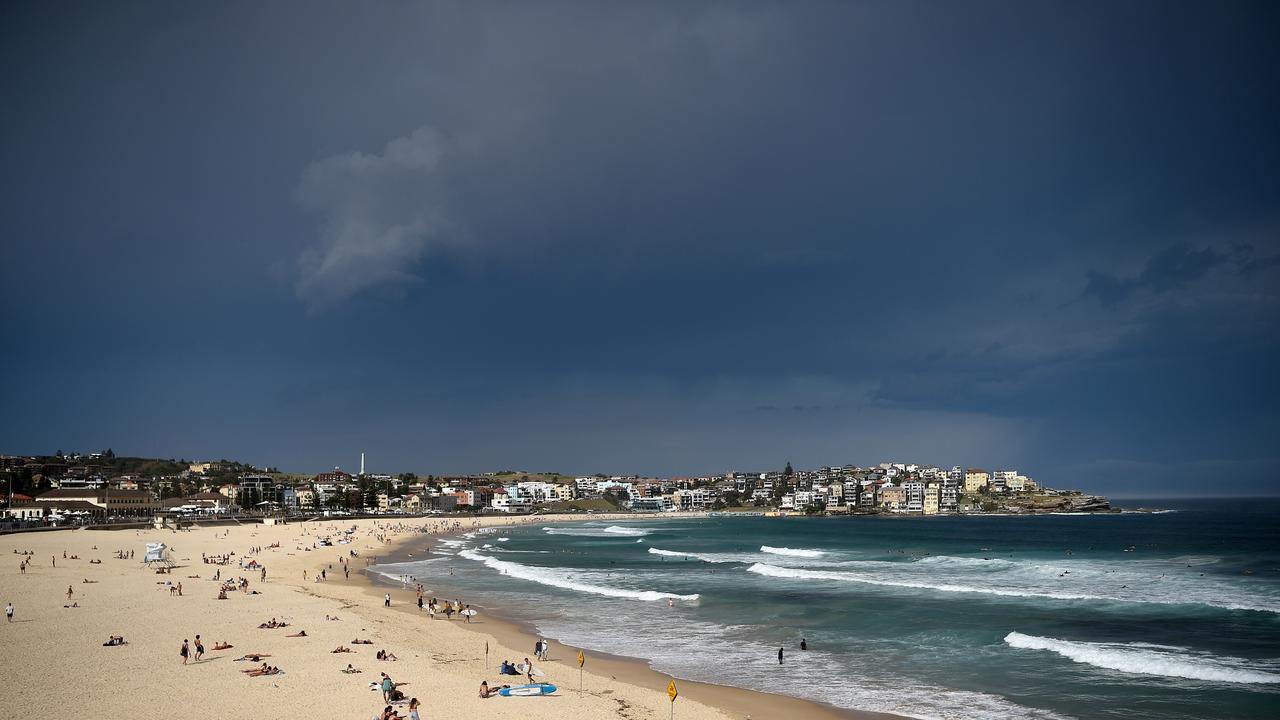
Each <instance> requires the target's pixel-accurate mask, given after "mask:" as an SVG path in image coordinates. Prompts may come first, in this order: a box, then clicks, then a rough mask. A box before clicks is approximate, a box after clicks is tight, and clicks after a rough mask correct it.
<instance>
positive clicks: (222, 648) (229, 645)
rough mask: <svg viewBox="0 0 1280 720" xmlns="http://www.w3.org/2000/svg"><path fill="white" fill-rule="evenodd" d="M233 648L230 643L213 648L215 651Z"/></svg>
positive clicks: (221, 643) (219, 644) (222, 643)
mask: <svg viewBox="0 0 1280 720" xmlns="http://www.w3.org/2000/svg"><path fill="white" fill-rule="evenodd" d="M232 647H233V646H232V645H231V643H228V642H220V643H218V644H217V645H214V646H213V649H214V650H230V649H231V648H232Z"/></svg>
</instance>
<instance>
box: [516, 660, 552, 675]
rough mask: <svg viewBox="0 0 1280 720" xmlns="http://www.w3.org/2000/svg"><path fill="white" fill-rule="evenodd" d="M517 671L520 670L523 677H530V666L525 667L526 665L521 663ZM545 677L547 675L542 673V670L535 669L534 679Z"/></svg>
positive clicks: (517, 666)
mask: <svg viewBox="0 0 1280 720" xmlns="http://www.w3.org/2000/svg"><path fill="white" fill-rule="evenodd" d="M516 670H519V671H520V674H521V675H528V674H529V666H528V665H525V664H524V663H520V664H518V665H516ZM545 675H546V673H544V672H542V671H541V670H539V669H538V668H534V669H533V676H534V677H543V676H545Z"/></svg>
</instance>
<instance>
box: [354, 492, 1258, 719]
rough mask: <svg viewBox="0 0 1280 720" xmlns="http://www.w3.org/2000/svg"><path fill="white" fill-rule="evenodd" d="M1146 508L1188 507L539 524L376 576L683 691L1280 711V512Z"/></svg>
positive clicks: (916, 703)
mask: <svg viewBox="0 0 1280 720" xmlns="http://www.w3.org/2000/svg"><path fill="white" fill-rule="evenodd" d="M1130 504H1133V505H1134V506H1137V503H1130ZM1142 504H1143V505H1146V506H1148V507H1149V506H1153V505H1158V506H1160V507H1163V508H1167V509H1169V510H1170V512H1162V513H1158V514H1138V513H1125V514H1113V515H1103V516H1040V517H936V518H902V517H897V518H879V517H854V518H789V519H781V518H710V519H707V520H670V521H643V522H631V523H628V522H616V521H615V522H592V521H587V522H584V523H579V524H572V525H555V526H546V527H541V526H537V525H533V526H527V527H521V528H518V529H517V528H505V529H499V530H495V531H491V532H480V533H473V534H469V535H467V536H464V537H463V538H459V539H454V540H449V541H446V542H433V543H432V546H433V547H432V551H431V555H430V559H428V560H424V561H420V562H411V563H401V564H396V565H383V566H379V567H377V568H375V570H377V571H378V572H380V573H383V574H385V575H387V576H390V577H394V576H398V575H404V574H408V575H413V576H416V577H417V578H418V580H419V581H421V582H424V583H425V584H426V585H427V587H428V588H429V590H430V591H431V593H432V594H434V595H438V596H440V597H447V598H453V597H461V598H463V599H464V601H465V602H470V603H472V604H473V605H476V606H478V607H481V608H482V609H483V608H484V607H485V606H486V605H489V606H492V607H496V608H501V609H502V610H504V611H506V612H508V613H510V614H511V615H513V616H518V617H520V618H521V619H523V620H526V621H528V622H531V623H532V624H533V625H534V626H536V628H537V629H538V631H539V632H541V633H542V634H543V635H544V636H545V637H548V638H549V639H551V640H553V641H560V642H565V643H570V644H573V645H578V646H583V647H586V648H592V649H596V650H600V651H604V652H609V653H615V654H619V655H627V656H631V657H637V658H643V659H644V660H646V661H648V662H649V664H650V665H652V666H653V667H654V668H655V669H656V670H659V671H661V672H664V673H669V674H671V675H673V676H675V677H678V678H688V679H693V680H700V681H707V682H715V683H720V684H725V685H734V686H740V687H748V688H754V689H763V690H769V691H772V692H780V693H785V694H790V695H795V696H798V697H803V698H809V699H813V700H819V701H822V702H826V703H830V704H832V705H836V706H841V707H848V708H859V709H865V710H878V711H886V712H894V713H899V714H902V715H908V716H912V717H919V718H948V719H950V718H956V719H962V720H963V719H970V718H972V719H979V718H981V719H986V718H1126V719H1133V718H1138V719H1142V718H1151V719H1153V720H1154V719H1157V718H1159V719H1173V720H1177V719H1179V718H1186V719H1190V718H1259V719H1261V718H1275V717H1280V501H1275V500H1247V501H1206V502H1196V503H1191V502H1186V501H1180V502H1179V501H1144V502H1143V503H1142ZM450 572H452V575H451V574H450ZM802 638H803V639H805V640H806V641H807V643H808V647H809V649H808V650H807V651H801V650H799V643H800V641H801V639H802ZM553 647H554V646H553ZM779 647H784V648H785V649H786V652H785V659H784V663H783V664H782V665H781V666H780V665H779V664H778V659H777V651H778V648H779ZM553 656H554V652H553Z"/></svg>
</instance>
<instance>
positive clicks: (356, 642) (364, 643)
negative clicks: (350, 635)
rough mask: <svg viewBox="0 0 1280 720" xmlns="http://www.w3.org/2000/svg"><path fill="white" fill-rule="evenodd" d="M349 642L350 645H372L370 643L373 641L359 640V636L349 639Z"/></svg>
mask: <svg viewBox="0 0 1280 720" xmlns="http://www.w3.org/2000/svg"><path fill="white" fill-rule="evenodd" d="M351 644H352V645H372V644H373V641H372V640H361V639H360V638H356V639H355V640H352V641H351Z"/></svg>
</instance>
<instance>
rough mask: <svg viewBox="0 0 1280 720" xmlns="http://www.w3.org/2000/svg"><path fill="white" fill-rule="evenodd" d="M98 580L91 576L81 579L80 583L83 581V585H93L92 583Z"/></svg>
mask: <svg viewBox="0 0 1280 720" xmlns="http://www.w3.org/2000/svg"><path fill="white" fill-rule="evenodd" d="M96 582H98V581H97V580H90V579H89V578H85V579H83V580H81V581H80V583H81V584H82V585H92V584H94V583H96Z"/></svg>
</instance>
